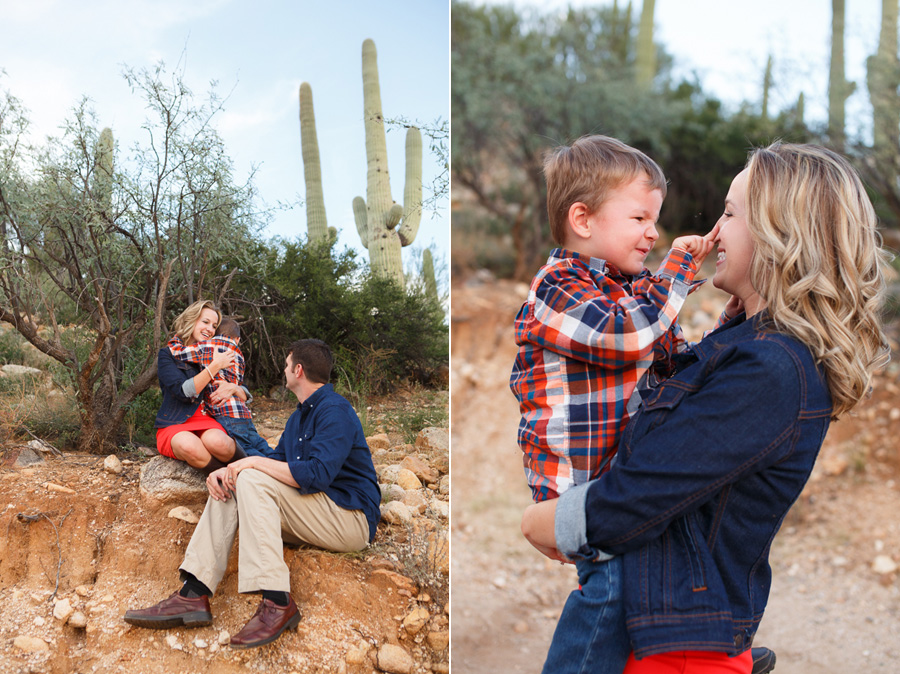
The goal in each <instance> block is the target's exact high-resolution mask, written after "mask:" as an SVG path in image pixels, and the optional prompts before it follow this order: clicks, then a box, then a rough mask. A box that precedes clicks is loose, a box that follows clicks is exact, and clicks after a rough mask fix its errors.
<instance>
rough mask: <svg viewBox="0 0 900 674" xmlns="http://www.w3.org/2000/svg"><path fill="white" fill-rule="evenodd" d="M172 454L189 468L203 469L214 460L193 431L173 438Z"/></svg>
mask: <svg viewBox="0 0 900 674" xmlns="http://www.w3.org/2000/svg"><path fill="white" fill-rule="evenodd" d="M172 453H173V454H174V455H175V458H176V459H181V460H182V461H184V462H185V463H187V464H188V465H189V466H193V467H194V468H197V469H201V470H202V469H203V468H205V467H206V466H207V464H209V460H210V459H211V458H212V454H211V453H210V451H209V450H208V449H207V448H206V447H205V446H204V444H203V441H202V440H201V439H200V438H199V437H197V436H196V435H195V434H194V433H192V432H191V431H181V432H180V433H176V434H175V435H173V436H172Z"/></svg>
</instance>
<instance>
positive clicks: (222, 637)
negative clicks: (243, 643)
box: [219, 630, 231, 646]
mask: <svg viewBox="0 0 900 674" xmlns="http://www.w3.org/2000/svg"><path fill="white" fill-rule="evenodd" d="M230 643H231V635H230V634H229V633H228V632H226V631H225V630H222V631H221V632H219V645H220V646H224V645H226V644H230Z"/></svg>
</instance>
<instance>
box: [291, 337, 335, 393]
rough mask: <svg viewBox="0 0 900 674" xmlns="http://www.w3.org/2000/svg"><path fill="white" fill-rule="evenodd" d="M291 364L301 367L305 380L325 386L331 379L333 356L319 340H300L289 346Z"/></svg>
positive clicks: (327, 347)
mask: <svg viewBox="0 0 900 674" xmlns="http://www.w3.org/2000/svg"><path fill="white" fill-rule="evenodd" d="M290 353H291V362H292V363H293V364H294V365H297V364H300V365H302V366H303V371H304V372H305V373H306V378H307V379H309V380H310V381H311V382H313V383H314V384H327V383H328V380H329V379H331V366H332V365H333V364H334V356H332V355H331V348H330V347H329V346H328V345H327V344H326V343H325V342H323V341H322V340H321V339H301V340H299V341H297V342H294V343H293V344H291V346H290Z"/></svg>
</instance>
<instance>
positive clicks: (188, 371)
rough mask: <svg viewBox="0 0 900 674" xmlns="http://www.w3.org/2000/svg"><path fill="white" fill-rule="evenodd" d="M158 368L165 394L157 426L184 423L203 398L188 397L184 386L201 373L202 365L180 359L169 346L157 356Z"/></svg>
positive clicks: (160, 382) (157, 374) (158, 375)
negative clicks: (187, 381)
mask: <svg viewBox="0 0 900 674" xmlns="http://www.w3.org/2000/svg"><path fill="white" fill-rule="evenodd" d="M156 370H157V372H156V376H157V377H159V388H160V390H161V391H162V396H163V401H162V405H161V406H160V408H159V412H157V414H156V428H165V427H167V426H175V425H177V424H183V423H184V422H185V421H187V420H188V419H189V418H190V417H191V415H192V414H194V412H196V411H197V408H198V407H199V406H200V405H201V404H202V402H203V399H202V398H201V397H200V396H196V397H193V398H190V397H188V396H187V395H185V393H184V390H183V388H182V386H183V385H184V382H185V381H186V380H188V379H193V378H194V377H195V376H196V375H198V374H200V371H201V370H202V366H201V365H199V364H197V363H190V362H188V361H182V360H178V359H177V358H175V356H173V355H172V352H171V351H169V349H168V347H163V348H162V349H160V350H159V354H157V356H156Z"/></svg>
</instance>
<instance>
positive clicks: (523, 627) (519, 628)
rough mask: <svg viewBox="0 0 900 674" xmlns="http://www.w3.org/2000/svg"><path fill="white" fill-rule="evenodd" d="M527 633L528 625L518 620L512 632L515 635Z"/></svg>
mask: <svg viewBox="0 0 900 674" xmlns="http://www.w3.org/2000/svg"><path fill="white" fill-rule="evenodd" d="M527 631H528V623H527V622H525V621H524V620H520V621H519V622H517V623H516V624H515V625H513V632H515V633H516V634H525V632H527Z"/></svg>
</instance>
